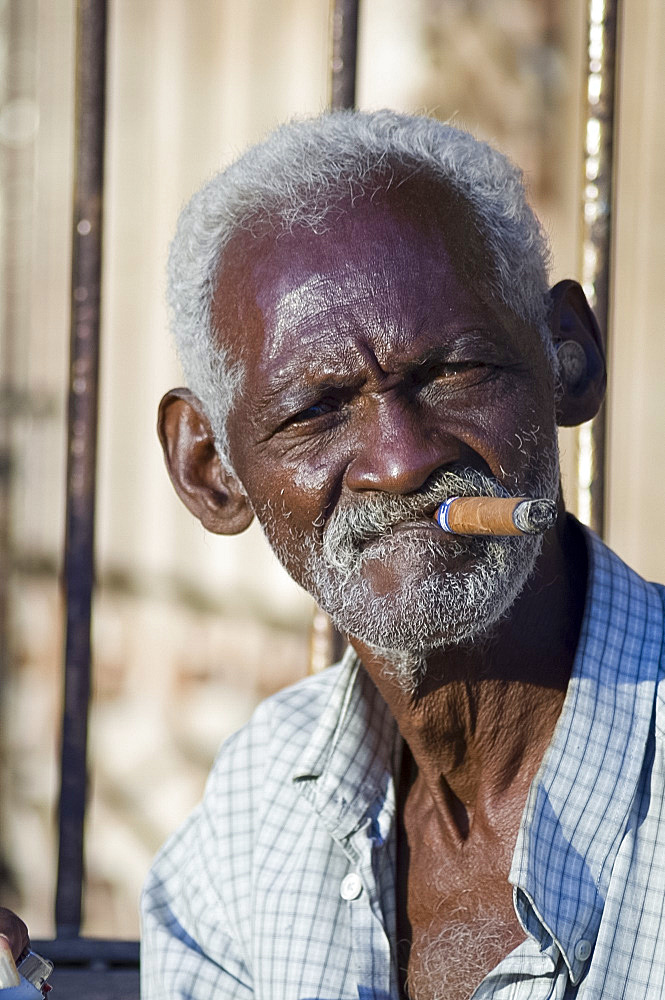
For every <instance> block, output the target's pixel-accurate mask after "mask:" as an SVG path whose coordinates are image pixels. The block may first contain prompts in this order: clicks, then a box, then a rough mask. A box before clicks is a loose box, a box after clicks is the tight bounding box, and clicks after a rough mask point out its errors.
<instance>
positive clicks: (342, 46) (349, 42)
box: [330, 0, 358, 111]
mask: <svg viewBox="0 0 665 1000" xmlns="http://www.w3.org/2000/svg"><path fill="white" fill-rule="evenodd" d="M330 37H331V41H332V57H331V67H330V68H331V73H330V107H331V109H332V110H333V111H339V110H341V109H343V108H352V107H354V105H355V103H356V64H357V58H358V0H334V3H333V7H332V16H331V30H330Z"/></svg>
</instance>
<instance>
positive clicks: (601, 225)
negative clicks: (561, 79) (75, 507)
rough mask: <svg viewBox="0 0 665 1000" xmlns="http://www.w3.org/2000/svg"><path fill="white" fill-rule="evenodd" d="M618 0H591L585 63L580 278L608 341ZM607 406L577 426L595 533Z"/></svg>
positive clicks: (583, 490) (584, 509) (587, 513)
mask: <svg viewBox="0 0 665 1000" xmlns="http://www.w3.org/2000/svg"><path fill="white" fill-rule="evenodd" d="M618 17H619V0H589V3H588V39H587V41H588V49H587V53H588V65H587V96H586V114H585V122H584V125H585V128H584V181H583V183H584V189H583V190H584V195H583V199H582V240H581V244H582V263H581V271H582V284H583V286H584V291H585V292H586V296H587V298H588V300H589V303H590V304H591V307H592V308H593V310H594V312H595V314H596V317H597V318H598V323H599V325H600V329H601V330H602V331H603V332H604V334H605V342H606V347H607V346H608V341H609V321H610V311H611V305H610V291H611V268H612V211H613V153H614V128H615V91H616V74H617V66H618V58H617V56H618ZM606 434H607V412H606V409H605V406H604V405H603V407H602V408H601V410H600V412H599V413H598V415H597V416H596V417H595V418H594V419H593V420H592V421H589V422H588V423H587V424H583V425H582V427H580V429H579V432H578V441H577V481H578V489H577V511H578V516H579V517H580V519H581V520H582V521H584V522H585V523H587V524H589V525H590V526H591V527H592V528H593V529H594V531H596V532H598V534H599V535H601V536H602V535H603V533H604V530H605V477H606Z"/></svg>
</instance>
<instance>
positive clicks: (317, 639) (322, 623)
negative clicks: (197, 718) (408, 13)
mask: <svg viewBox="0 0 665 1000" xmlns="http://www.w3.org/2000/svg"><path fill="white" fill-rule="evenodd" d="M358 6H359V0H332V4H331V7H330V109H331V110H332V111H341V110H344V109H345V108H353V107H354V106H355V103H356V65H357V59H358ZM345 645H346V639H345V637H344V636H343V635H342V634H341V632H338V631H337V629H336V628H335V627H334V626H333V624H332V622H331V621H330V618H329V617H328V615H327V614H326V613H325V612H324V611H321V610H320V609H319V608H316V609H315V611H314V617H313V620H312V630H311V634H310V657H309V672H310V673H314V674H316V673H318V672H319V671H320V670H322V669H323V668H324V667H327V666H329V665H330V664H331V663H335V662H336V661H337V660H339V658H340V657H341V655H342V653H343V652H344V647H345Z"/></svg>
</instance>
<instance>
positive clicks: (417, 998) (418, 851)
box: [398, 817, 524, 1000]
mask: <svg viewBox="0 0 665 1000" xmlns="http://www.w3.org/2000/svg"><path fill="white" fill-rule="evenodd" d="M502 832H503V836H498V835H494V834H492V833H491V832H485V833H483V834H480V835H478V836H477V837H475V838H474V837H473V836H472V837H470V838H469V839H468V841H467V842H466V843H465V844H464V845H462V846H460V844H459V842H455V843H453V842H452V841H451V839H450V838H447V837H446V836H445V832H442V830H441V827H440V824H438V823H437V822H436V820H435V819H434V818H433V817H431V818H430V819H429V820H428V821H425V822H423V819H422V817H421V820H420V824H419V826H416V824H415V822H413V823H412V825H411V828H410V829H409V823H408V819H406V820H405V827H404V830H403V836H402V837H401V843H400V846H399V848H398V850H399V856H400V864H399V866H398V870H399V871H401V873H402V877H401V879H400V884H399V890H398V939H399V941H400V953H399V957H398V961H399V964H400V970H401V977H402V987H403V995H405V996H407V997H408V998H409V1000H441V998H443V997H445V1000H468V998H469V997H470V996H471V995H472V994H473V991H474V990H475V988H476V987H477V986H478V984H479V983H480V982H481V981H482V980H483V979H484V978H485V976H486V975H487V973H488V972H490V971H491V970H492V969H493V968H494V967H495V966H496V965H498V964H499V962H500V961H501V960H502V959H503V958H505V956H506V955H508V954H509V953H510V952H511V951H512V950H513V949H514V948H516V947H517V945H518V944H520V943H521V942H522V941H523V940H524V932H523V930H522V928H521V926H520V924H519V922H518V920H517V917H516V916H515V911H514V908H513V902H512V886H511V885H510V883H509V882H508V874H509V871H510V864H511V860H512V851H513V848H514V840H515V837H516V834H517V830H516V829H515V832H514V836H513V835H512V831H502ZM506 832H508V836H506Z"/></svg>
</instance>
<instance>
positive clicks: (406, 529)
mask: <svg viewBox="0 0 665 1000" xmlns="http://www.w3.org/2000/svg"><path fill="white" fill-rule="evenodd" d="M412 534H416V535H421V534H427V535H432V537H436V538H439V539H446V534H445V532H443V531H441V528H440V527H439V526H438V524H437V523H436V521H435V520H434V518H427V519H425V518H417V519H414V520H412V521H398V522H397V523H396V524H393V525H391V526H390V527H389V528H386V530H385V531H384V532H383V533H382V534H380V535H373V536H372V537H371V538H368V539H367V540H366V541H364V542H363V543H362V545H361V548H362V549H366V548H369V547H370V546H371V545H373V544H375V543H377V542H380V541H382V540H383V539H385V538H386V537H388V538H390V537H394V536H395V535H412Z"/></svg>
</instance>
